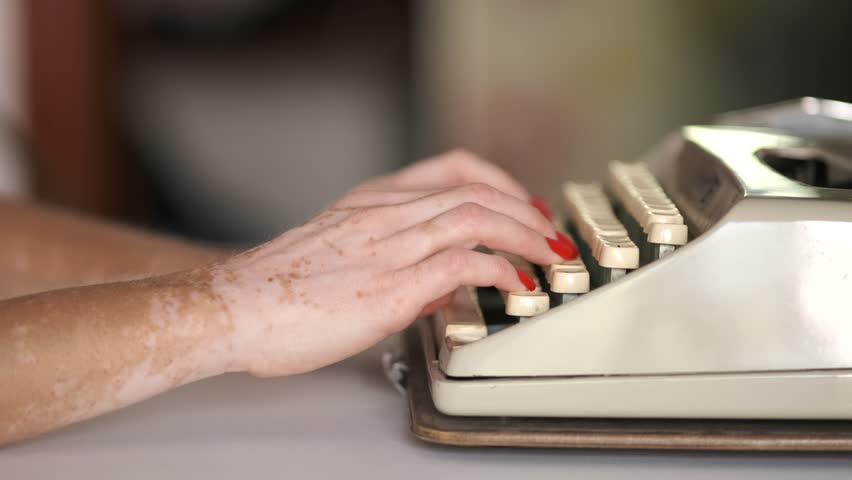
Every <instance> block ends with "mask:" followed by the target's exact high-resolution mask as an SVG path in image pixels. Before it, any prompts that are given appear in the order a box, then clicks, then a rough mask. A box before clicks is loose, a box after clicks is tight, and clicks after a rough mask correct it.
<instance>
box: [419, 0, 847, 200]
mask: <svg viewBox="0 0 852 480" xmlns="http://www.w3.org/2000/svg"><path fill="white" fill-rule="evenodd" d="M417 5H418V7H419V12H418V13H419V20H420V23H419V30H418V32H419V33H418V37H417V38H418V52H419V53H420V62H419V63H418V73H417V75H416V76H415V78H416V79H417V81H418V90H419V91H420V92H421V95H420V96H419V97H418V98H419V100H420V102H419V105H418V107H419V108H418V110H419V115H418V125H419V127H420V128H419V129H418V132H419V134H420V135H419V151H420V152H422V153H425V152H430V151H435V150H440V149H442V148H446V147H448V146H451V145H462V146H465V147H468V148H470V149H473V150H474V151H476V152H478V153H480V154H482V155H484V156H487V157H488V158H489V159H491V160H493V161H495V162H497V163H499V164H500V165H502V166H504V167H505V168H506V169H507V170H509V171H510V172H511V173H513V174H515V175H516V176H517V177H518V178H519V179H520V180H521V181H522V183H524V184H525V185H527V186H528V187H529V188H530V189H531V190H533V191H535V192H537V193H539V194H542V195H545V196H547V197H550V198H551V199H553V200H555V199H556V198H557V197H558V189H559V185H560V183H561V182H563V181H564V180H566V179H581V180H582V179H599V178H602V175H603V173H604V170H605V167H606V163H607V162H608V161H610V160H613V159H621V160H631V159H633V158H635V156H636V155H637V154H639V153H642V151H644V150H646V149H647V148H649V147H650V146H651V145H652V144H653V143H655V142H656V141H658V140H659V139H660V138H661V137H662V136H663V135H665V134H666V133H668V132H669V131H671V130H672V129H673V128H675V127H677V126H679V125H683V124H688V123H701V122H711V121H712V119H713V117H714V116H715V115H716V114H718V113H721V112H724V111H728V110H731V109H738V108H743V107H747V106H754V105H759V104H762V103H766V102H772V101H780V100H784V99H788V98H793V97H798V96H802V95H814V96H825V97H829V98H834V99H838V100H847V101H848V100H850V99H852V69H851V68H850V67H849V62H848V61H847V53H846V47H847V46H848V45H849V43H850V42H852V20H850V17H852V12H850V10H852V7H850V6H852V2H848V1H835V0H822V1H819V2H813V1H807V0H785V1H781V2H779V1H773V0H747V1H735V0H692V1H689V2H684V1H679V0H642V1H634V0H571V1H567V0H566V1H536V2H531V1H524V0H465V1H461V2H460V1H456V0H433V1H430V2H419V3H418V4H417Z"/></svg>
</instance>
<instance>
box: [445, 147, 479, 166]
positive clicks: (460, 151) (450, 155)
mask: <svg viewBox="0 0 852 480" xmlns="http://www.w3.org/2000/svg"><path fill="white" fill-rule="evenodd" d="M446 158H447V160H449V161H451V162H458V163H469V162H475V161H476V160H477V159H478V157H477V156H476V155H474V153H473V152H471V151H470V150H467V149H465V148H454V149H452V150H450V151H449V152H447V153H446Z"/></svg>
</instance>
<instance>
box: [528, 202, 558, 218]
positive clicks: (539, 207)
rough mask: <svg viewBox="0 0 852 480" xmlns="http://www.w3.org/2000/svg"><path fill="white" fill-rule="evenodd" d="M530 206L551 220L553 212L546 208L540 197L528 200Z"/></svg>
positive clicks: (545, 203)
mask: <svg viewBox="0 0 852 480" xmlns="http://www.w3.org/2000/svg"><path fill="white" fill-rule="evenodd" d="M530 205H532V206H533V207H535V208H536V209H537V210H538V211H539V212H541V214H542V215H544V216H545V217H547V219H548V220H553V212H552V211H551V210H550V207H548V206H547V202H546V201H545V200H544V199H543V198H541V197H532V198H531V199H530Z"/></svg>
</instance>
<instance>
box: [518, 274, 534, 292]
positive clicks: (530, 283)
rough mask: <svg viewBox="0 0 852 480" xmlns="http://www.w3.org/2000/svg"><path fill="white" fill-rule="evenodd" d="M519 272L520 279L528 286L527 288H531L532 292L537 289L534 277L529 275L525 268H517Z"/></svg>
mask: <svg viewBox="0 0 852 480" xmlns="http://www.w3.org/2000/svg"><path fill="white" fill-rule="evenodd" d="M516 270H517V269H516ZM517 272H518V280H520V281H521V283H523V284H524V286H525V287H527V290H529V291H531V292H532V291H533V290H535V282H534V281H533V279H532V278H530V276H529V275H527V274H526V272H524V271H523V270H517Z"/></svg>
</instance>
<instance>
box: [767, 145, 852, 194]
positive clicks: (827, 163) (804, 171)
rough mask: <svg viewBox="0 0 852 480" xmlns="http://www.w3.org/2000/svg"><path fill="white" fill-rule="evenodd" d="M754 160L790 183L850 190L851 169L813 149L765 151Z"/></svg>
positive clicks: (851, 188) (849, 166) (851, 181)
mask: <svg viewBox="0 0 852 480" xmlns="http://www.w3.org/2000/svg"><path fill="white" fill-rule="evenodd" d="M757 156H758V157H759V158H760V159H761V160H762V161H763V163H765V164H766V165H768V166H769V167H770V168H772V169H773V170H775V171H776V172H778V173H780V174H781V175H784V176H785V177H787V178H789V179H790V180H795V181H797V182H799V183H803V184H805V185H809V186H811V187H819V188H839V189H844V190H852V165H850V164H844V163H841V162H838V161H836V160H835V161H832V160H830V159H829V158H828V157H827V156H824V155H822V154H821V153H820V152H818V151H815V150H812V149H795V148H790V149H765V150H761V151H759V152H757Z"/></svg>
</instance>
